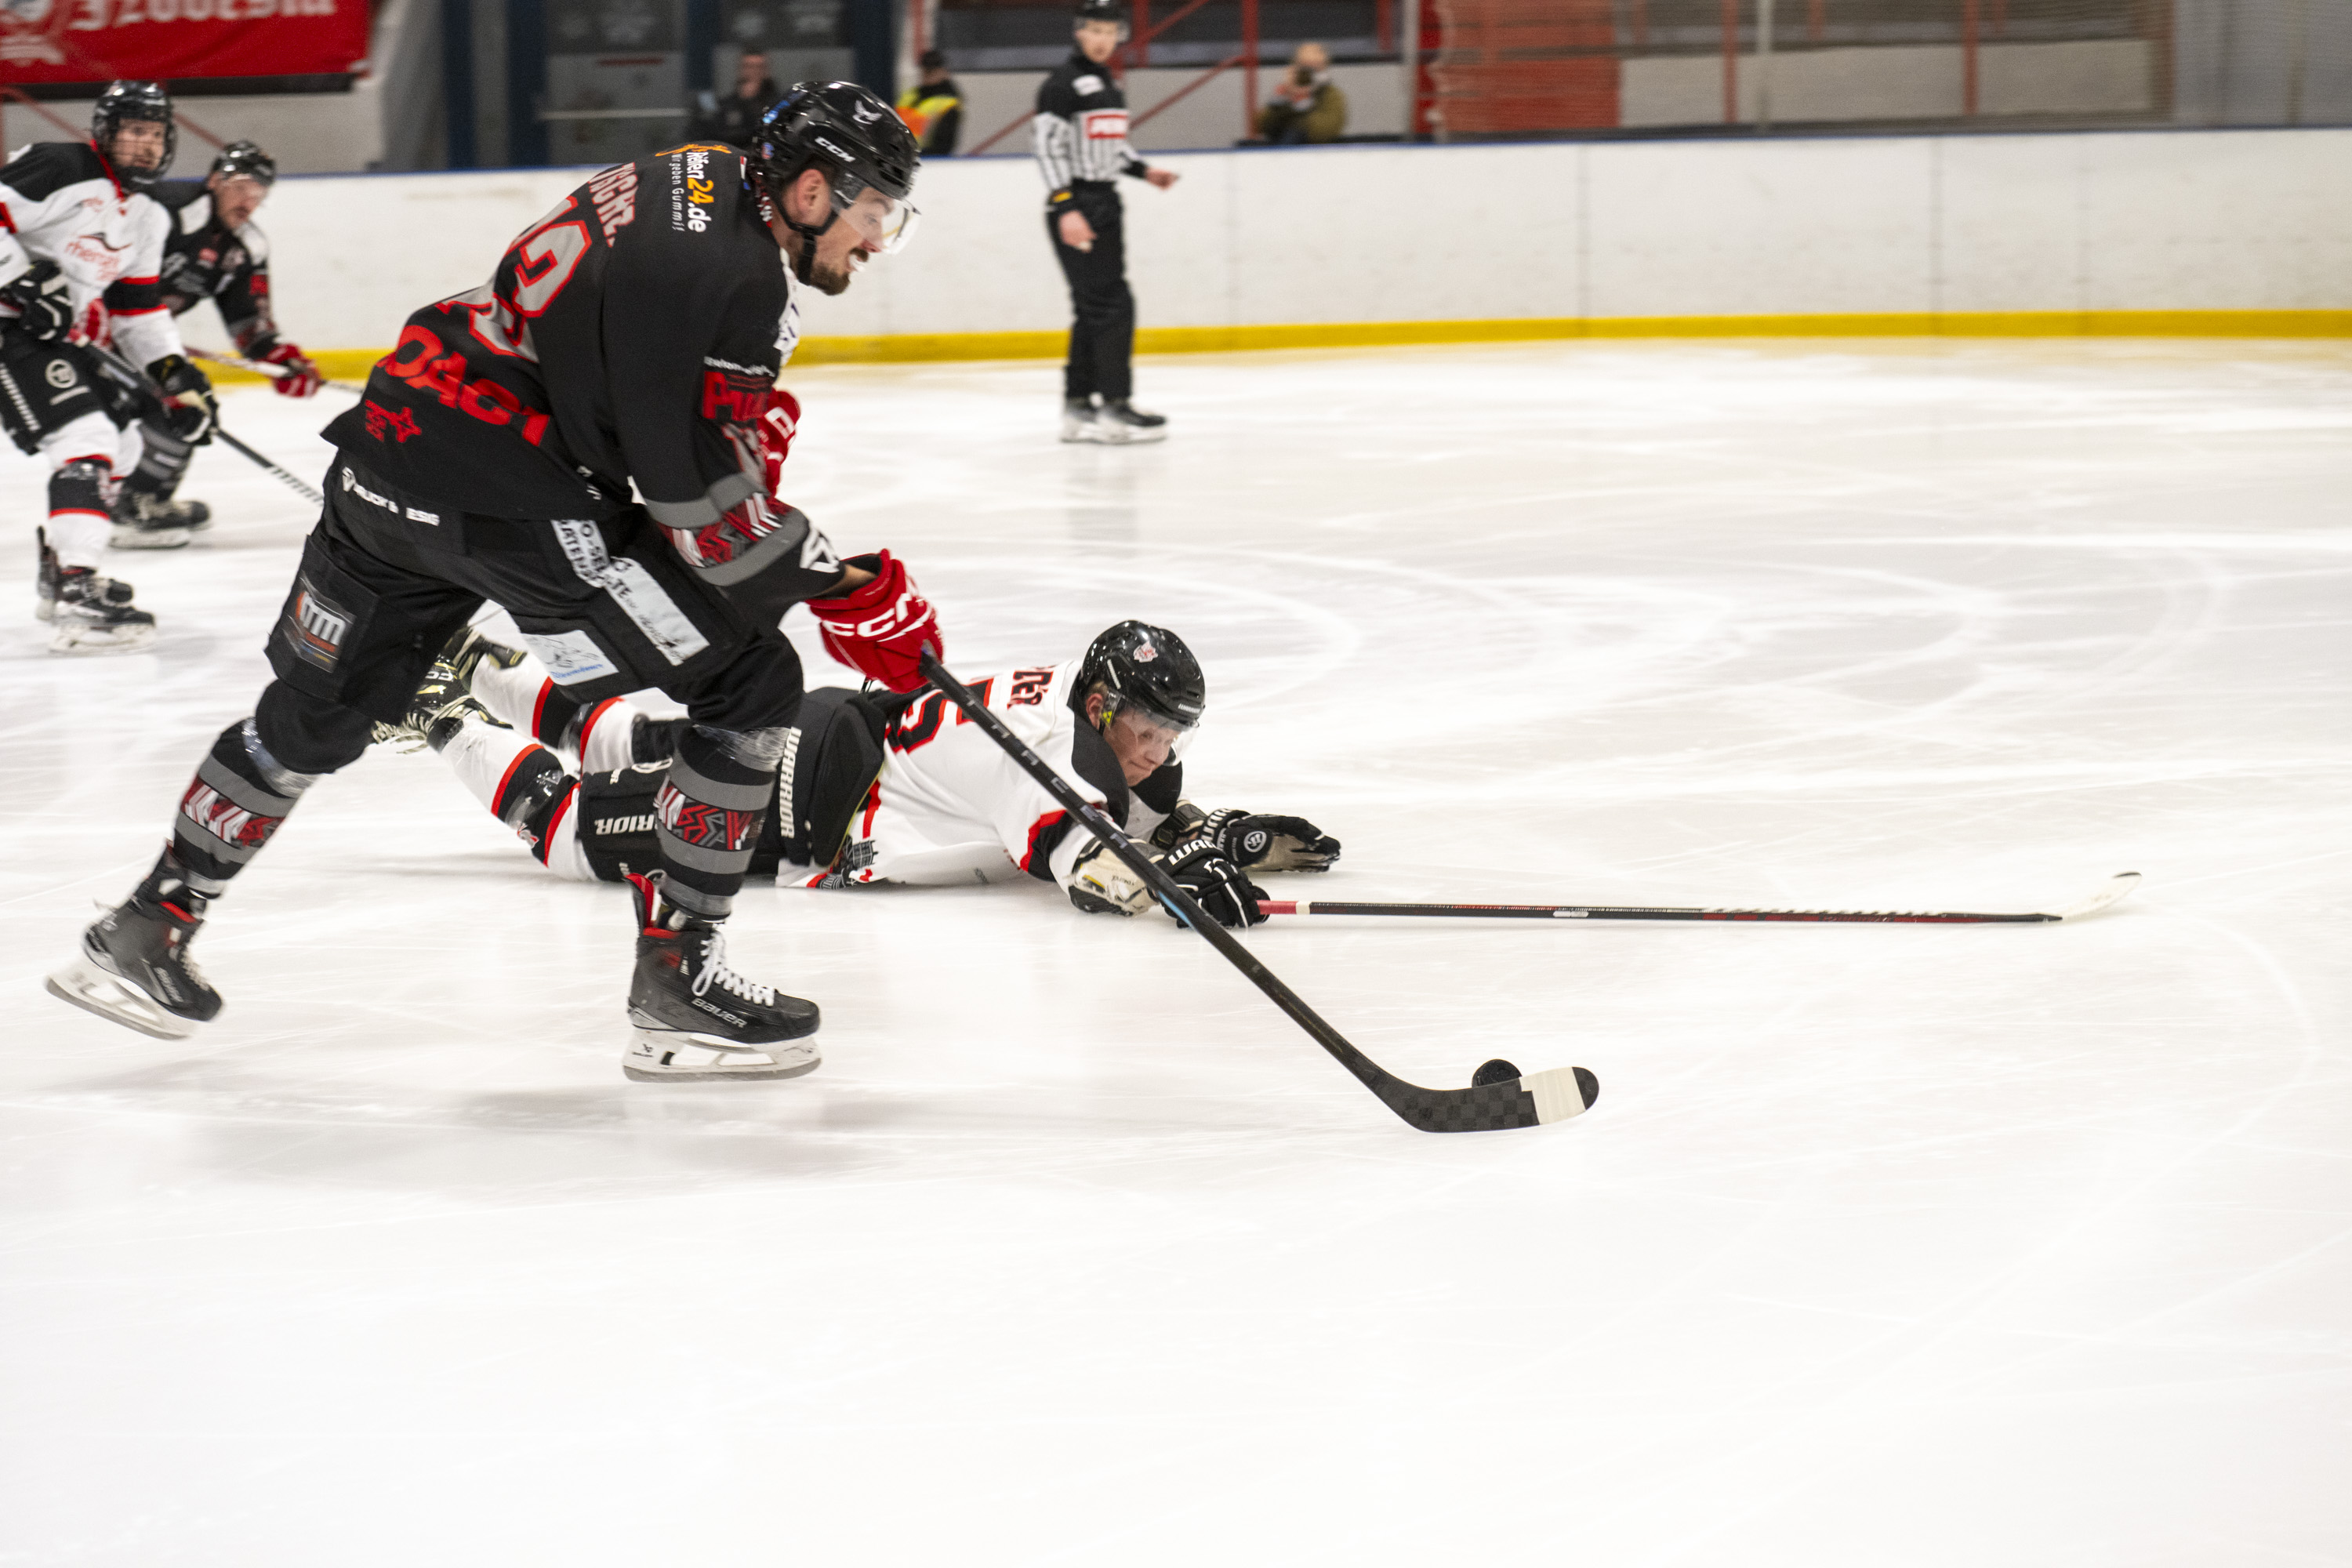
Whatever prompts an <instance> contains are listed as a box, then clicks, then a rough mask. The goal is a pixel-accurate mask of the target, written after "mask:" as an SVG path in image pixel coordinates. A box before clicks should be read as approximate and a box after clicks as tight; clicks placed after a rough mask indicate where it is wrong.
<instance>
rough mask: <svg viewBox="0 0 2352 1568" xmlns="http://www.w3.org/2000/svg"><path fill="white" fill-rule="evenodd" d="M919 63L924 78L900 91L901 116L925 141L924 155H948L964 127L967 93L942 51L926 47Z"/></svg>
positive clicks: (917, 136)
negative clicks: (963, 92)
mask: <svg viewBox="0 0 2352 1568" xmlns="http://www.w3.org/2000/svg"><path fill="white" fill-rule="evenodd" d="M916 64H918V65H919V66H920V67H922V70H923V79H922V82H921V84H920V85H919V86H917V87H910V88H908V89H907V90H906V91H904V92H902V93H900V94H899V95H898V118H899V119H901V120H903V121H906V122H907V129H908V130H909V131H911V132H914V133H915V140H916V141H917V142H920V143H921V144H922V149H923V156H924V157H926V158H945V157H948V156H950V155H951V154H952V153H954V152H955V150H956V135H957V133H958V132H961V131H962V129H963V94H962V92H961V91H960V90H959V89H957V87H956V84H955V78H953V77H951V76H950V75H948V57H947V56H946V54H945V53H943V52H942V51H940V50H939V49H925V50H924V51H923V55H922V58H921V59H919V60H918V61H917V62H916Z"/></svg>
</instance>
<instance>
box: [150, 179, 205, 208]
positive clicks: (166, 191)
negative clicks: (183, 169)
mask: <svg viewBox="0 0 2352 1568" xmlns="http://www.w3.org/2000/svg"><path fill="white" fill-rule="evenodd" d="M204 194H205V183H204V182H203V181H202V180H158V181H156V182H155V183H154V184H152V185H150V186H148V187H147V199H148V200H149V201H151V202H153V203H154V204H155V205H158V206H160V207H162V208H163V210H164V211H165V212H168V213H173V214H175V215H176V214H177V213H179V212H180V211H181V210H182V209H184V207H186V206H187V205H188V204H189V203H190V202H193V201H194V200H195V199H196V198H197V197H198V196H201V195H204Z"/></svg>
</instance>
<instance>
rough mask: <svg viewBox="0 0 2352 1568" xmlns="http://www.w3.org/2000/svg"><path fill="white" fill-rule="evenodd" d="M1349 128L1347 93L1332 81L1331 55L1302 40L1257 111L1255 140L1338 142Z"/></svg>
mask: <svg viewBox="0 0 2352 1568" xmlns="http://www.w3.org/2000/svg"><path fill="white" fill-rule="evenodd" d="M1347 129H1348V95H1347V94H1346V93H1344V92H1341V91H1340V90H1339V89H1338V88H1337V87H1335V86H1333V85H1332V82H1331V56H1330V54H1329V53H1328V51H1327V50H1326V49H1325V48H1324V47H1323V46H1322V45H1320V44H1314V43H1308V44H1301V45H1299V46H1298V49H1297V53H1295V54H1293V55H1292V56H1291V57H1290V69H1289V70H1287V71H1286V72H1284V73H1283V76H1282V79H1281V80H1279V81H1278V82H1276V84H1275V89H1274V97H1273V99H1272V100H1270V101H1269V102H1268V103H1267V104H1266V106H1265V108H1264V109H1261V110H1258V111H1257V135H1256V137H1255V140H1256V141H1259V142H1272V143H1273V144H1274V145H1276V146H1277V147H1295V146H1297V145H1299V144H1300V143H1302V142H1337V141H1338V140H1339V133H1340V132H1343V131H1345V130H1347Z"/></svg>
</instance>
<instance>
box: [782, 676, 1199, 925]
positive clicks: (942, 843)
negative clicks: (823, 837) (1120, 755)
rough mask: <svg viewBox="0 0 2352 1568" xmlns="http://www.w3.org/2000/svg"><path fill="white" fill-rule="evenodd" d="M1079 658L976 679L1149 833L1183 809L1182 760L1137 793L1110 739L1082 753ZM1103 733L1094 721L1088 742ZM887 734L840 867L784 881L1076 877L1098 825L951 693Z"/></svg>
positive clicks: (982, 690)
mask: <svg viewBox="0 0 2352 1568" xmlns="http://www.w3.org/2000/svg"><path fill="white" fill-rule="evenodd" d="M1078 664H1079V661H1078V660H1076V659H1071V660H1069V661H1067V662H1066V663H1063V664H1054V665H1040V666H1036V667H1034V668H1026V669H1015V670H1012V671H1009V672H1007V673H1005V674H1002V675H991V676H983V677H981V678H979V679H967V680H966V681H965V682H964V684H965V685H967V686H969V687H970V688H971V689H972V691H973V692H974V693H975V694H976V695H978V696H979V697H980V698H981V700H982V701H984V702H985V703H987V705H988V707H989V709H990V710H992V711H993V712H994V713H995V714H997V716H998V717H1000V718H1001V719H1003V721H1004V725H1005V728H1007V729H1009V730H1011V731H1013V733H1014V734H1015V735H1017V736H1019V737H1020V738H1021V739H1022V740H1023V741H1024V742H1026V743H1027V745H1028V746H1029V748H1030V749H1031V750H1032V751H1034V752H1036V753H1037V754H1038V756H1040V757H1042V758H1044V759H1045V763H1046V764H1047V765H1048V766H1050V767H1051V768H1053V770H1054V771H1055V773H1060V774H1061V775H1062V776H1063V777H1064V778H1066V779H1067V780H1069V781H1070V783H1071V784H1073V785H1074V786H1075V787H1076V789H1077V791H1078V793H1079V794H1080V795H1084V796H1085V797H1086V798H1087V801H1089V802H1090V803H1092V804H1093V805H1097V806H1101V807H1104V808H1105V809H1106V810H1108V812H1109V814H1110V816H1111V818H1112V820H1113V821H1119V820H1120V818H1121V816H1122V815H1124V817H1125V820H1124V821H1123V822H1122V823H1121V826H1124V827H1125V828H1126V829H1127V831H1128V834H1129V837H1137V838H1141V837H1149V836H1150V833H1151V831H1152V830H1153V829H1154V828H1156V827H1158V826H1160V823H1161V822H1162V821H1164V820H1166V817H1167V815H1168V813H1169V812H1170V811H1172V810H1174V809H1175V805H1176V795H1177V790H1178V787H1179V785H1180V784H1181V769H1180V768H1179V766H1178V765H1177V764H1174V763H1171V764H1170V765H1169V766H1167V767H1165V768H1162V769H1161V770H1160V773H1154V774H1153V775H1152V776H1151V778H1150V779H1148V780H1146V781H1145V782H1144V783H1143V784H1140V785H1138V786H1137V787H1136V789H1135V790H1132V791H1130V790H1129V789H1128V788H1127V787H1126V784H1125V783H1124V781H1123V780H1121V779H1120V778H1119V774H1118V764H1117V762H1116V760H1115V759H1113V758H1112V756H1111V753H1110V749H1109V746H1108V742H1102V743H1100V744H1099V745H1098V746H1097V745H1095V744H1088V745H1087V752H1088V753H1089V757H1088V760H1087V761H1086V762H1083V763H1082V762H1081V761H1080V759H1079V756H1078V752H1079V749H1080V744H1081V742H1080V739H1079V731H1078V725H1077V715H1076V713H1074V712H1072V711H1071V710H1070V682H1071V681H1072V680H1073V679H1075V678H1076V674H1077V669H1078ZM1096 740H1097V737H1094V736H1093V734H1092V732H1091V731H1089V732H1088V734H1087V741H1088V742H1095V741H1096ZM886 744H887V748H888V755H887V758H886V759H885V760H884V762H883V763H882V772H881V773H880V774H879V776H877V778H876V779H875V781H874V784H873V786H872V787H871V788H870V789H868V790H867V791H866V800H865V802H864V803H863V804H862V805H860V806H859V807H858V809H857V814H856V816H854V817H853V818H851V820H850V825H849V842H848V845H847V847H845V849H844V850H843V852H842V856H841V859H840V861H839V862H838V869H837V873H828V872H816V873H814V874H810V873H801V874H799V875H797V876H787V877H780V878H779V879H778V881H779V883H780V885H782V886H803V887H816V886H819V885H820V884H824V883H827V882H828V879H829V878H831V877H832V876H834V875H836V874H837V875H838V877H839V879H840V880H842V881H845V882H904V883H913V884H916V885H921V886H933V887H936V886H940V885H942V884H948V883H957V882H995V881H1007V880H1011V879H1014V878H1017V877H1020V876H1022V875H1024V874H1026V875H1028V876H1031V877H1034V878H1036V879H1039V880H1041V881H1052V882H1055V883H1056V884H1058V885H1059V886H1061V887H1062V888H1064V889H1067V888H1068V887H1069V885H1070V870H1071V868H1072V866H1073V865H1074V864H1075V863H1076V860H1077V858H1078V855H1079V852H1080V851H1081V850H1083V849H1084V848H1085V847H1086V846H1087V844H1088V843H1089V842H1091V841H1092V839H1093V837H1094V835H1092V834H1091V833H1089V832H1087V829H1086V827H1085V826H1084V825H1082V824H1080V823H1078V822H1076V821H1074V820H1072V818H1071V816H1070V814H1069V813H1068V812H1066V811H1065V810H1063V809H1062V807H1061V806H1060V805H1058V804H1056V803H1055V800H1054V798H1053V796H1051V795H1047V794H1046V793H1045V787H1044V786H1043V785H1041V784H1038V783H1037V781H1036V780H1034V779H1033V778H1031V777H1030V776H1029V775H1028V774H1027V773H1023V772H1022V771H1021V767H1020V765H1019V764H1018V763H1015V762H1013V759H1012V758H1011V757H1009V756H1006V755H1005V754H1004V752H1003V748H1002V747H1000V746H998V745H997V743H996V742H993V741H992V740H990V739H989V738H988V735H987V733H986V732H985V731H982V729H981V728H980V726H979V725H977V724H974V723H973V722H972V721H971V720H969V719H967V718H966V717H964V715H963V713H962V711H961V710H959V709H958V708H957V707H956V705H955V704H954V703H952V702H950V701H949V700H947V697H946V696H945V695H944V694H943V693H940V692H937V691H933V692H930V693H929V694H927V695H926V696H924V697H923V698H922V699H921V700H919V701H918V702H916V703H915V704H914V705H913V706H912V707H910V708H908V710H906V711H905V712H904V713H902V714H900V715H899V716H898V718H897V719H895V720H894V721H892V722H891V725H890V729H889V731H888V733H887V737H886ZM1089 775H1093V776H1089ZM1114 782H1116V784H1117V787H1116V788H1113V787H1111V785H1112V784H1113V783H1114ZM1146 796H1150V799H1151V801H1158V802H1160V803H1162V804H1161V805H1152V804H1150V802H1149V801H1147V800H1146V798H1145V797H1146ZM789 869H790V868H787V870H789Z"/></svg>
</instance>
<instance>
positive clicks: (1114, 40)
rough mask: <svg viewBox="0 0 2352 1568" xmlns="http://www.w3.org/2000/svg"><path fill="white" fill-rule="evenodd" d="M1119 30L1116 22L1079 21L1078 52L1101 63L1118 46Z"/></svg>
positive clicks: (1098, 63) (1096, 62)
mask: <svg viewBox="0 0 2352 1568" xmlns="http://www.w3.org/2000/svg"><path fill="white" fill-rule="evenodd" d="M1119 31H1120V29H1119V25H1118V23H1117V22H1081V23H1079V24H1078V53H1080V54H1082V55H1084V56H1086V57H1087V58H1088V59H1090V60H1092V61H1094V62H1095V64H1097V65H1100V64H1102V63H1103V62H1104V61H1105V60H1107V59H1108V58H1110V57H1111V54H1112V51H1114V50H1116V49H1117V48H1118V35H1119Z"/></svg>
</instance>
